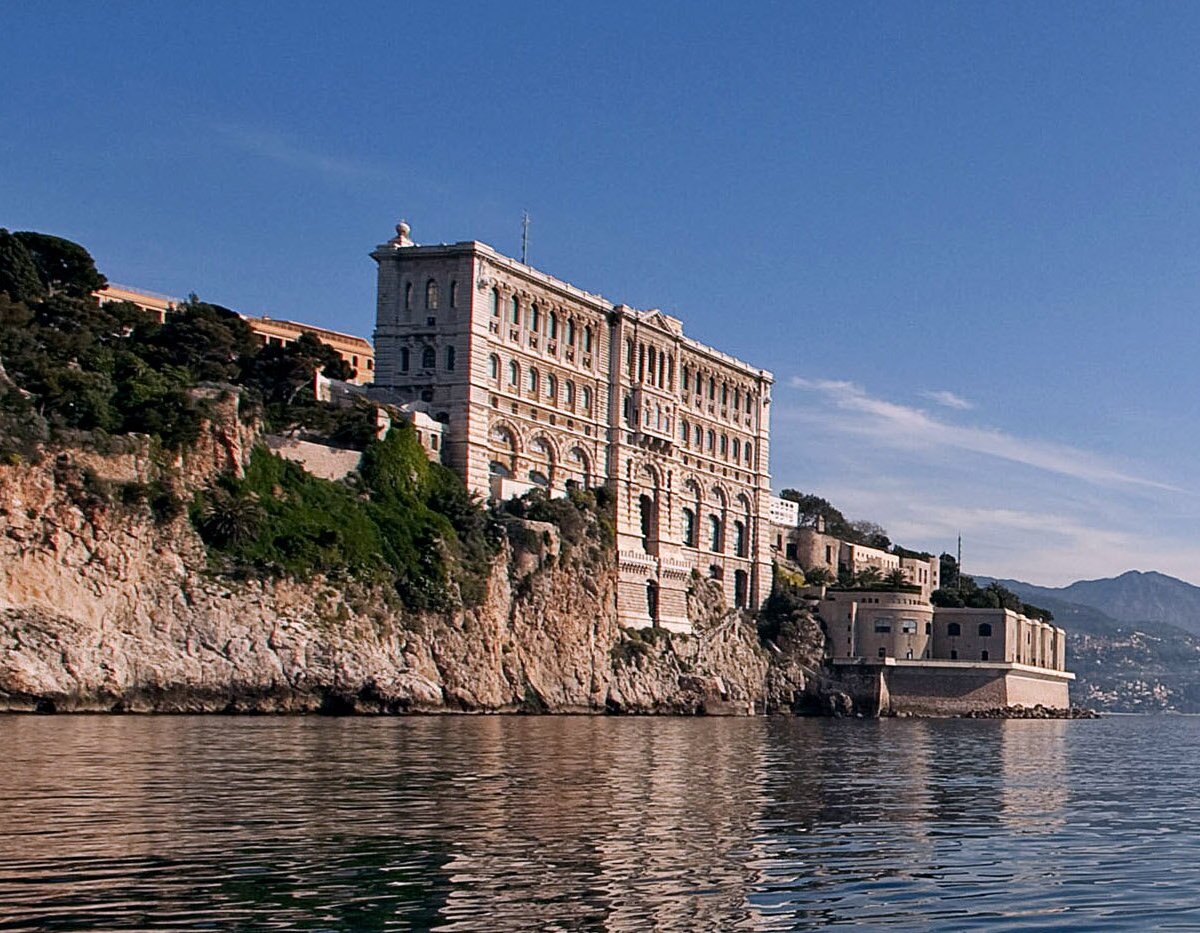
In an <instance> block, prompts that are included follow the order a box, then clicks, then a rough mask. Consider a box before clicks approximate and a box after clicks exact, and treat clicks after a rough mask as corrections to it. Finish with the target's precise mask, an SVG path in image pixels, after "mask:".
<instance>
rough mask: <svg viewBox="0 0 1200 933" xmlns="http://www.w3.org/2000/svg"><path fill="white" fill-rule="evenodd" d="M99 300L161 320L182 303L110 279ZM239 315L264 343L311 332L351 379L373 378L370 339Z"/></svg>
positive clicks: (358, 382)
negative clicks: (331, 351) (330, 350)
mask: <svg viewBox="0 0 1200 933" xmlns="http://www.w3.org/2000/svg"><path fill="white" fill-rule="evenodd" d="M96 300H97V301H99V302H100V304H109V303H112V302H128V303H130V304H134V305H137V306H138V307H139V308H141V309H142V310H143V311H148V312H150V313H151V314H153V315H154V316H155V317H157V318H158V321H159V323H162V322H163V321H165V320H166V319H167V315H168V314H171V313H172V312H174V310H175V309H176V308H177V307H179V305H181V304H183V301H182V300H181V299H179V298H172V297H170V296H169V295H159V294H156V293H155V292H148V291H145V290H143V289H137V288H131V287H130V286H128V285H116V284H113V283H111V282H110V283H109V284H108V285H107V286H105V287H104V288H102V289H100V291H98V292H96ZM238 317H240V318H241V319H242V320H243V321H245V322H246V323H247V324H249V325H250V329H251V330H252V331H254V334H255V336H257V337H258V339H259V340H261V341H262V342H263V343H264V344H275V345H277V346H281V347H285V346H287V345H288V344H289V343H291V342H292V341H294V340H295V339H296V338H298V337H299V336H300V335H301V334H306V333H307V334H312V335H313V336H314V337H316V338H317V339H318V340H319V341H321V343H323V344H325V345H326V346H328V347H331V348H333V349H334V350H336V351H337V353H338V356H340V357H341V358H342V359H344V360H345V361H346V362H347V363H349V364H350V367H351V369H353V370H354V378H353V379H351V380H350V381H351V382H353V383H354V384H355V385H366V384H367V383H369V382H371V380H372V377H373V375H374V370H375V351H374V349H373V348H372V347H371V344H370V342H369V341H367V340H364V339H363V338H362V337H356V336H354V335H353V334H343V333H341V332H340V331H336V330H329V329H328V328H326V327H314V326H313V325H311V324H302V323H300V322H298V321H281V320H277V319H276V318H271V317H267V316H266V315H263V316H262V317H250V316H248V315H245V314H239V315H238Z"/></svg>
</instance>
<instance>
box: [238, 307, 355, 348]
mask: <svg viewBox="0 0 1200 933" xmlns="http://www.w3.org/2000/svg"><path fill="white" fill-rule="evenodd" d="M239 316H240V317H241V318H242V320H244V321H245V322H246V323H248V324H249V323H250V322H252V321H260V322H265V323H267V324H282V325H285V326H287V327H294V328H296V329H297V330H299V331H304V332H308V333H312V334H323V335H325V336H327V337H338V338H340V339H341V340H345V341H346V342H347V343H357V344H361V345H362V346H364V347H366V348H367V349H369V350H372V351H373V350H374V347H373V346H372V344H371V341H369V340H367V339H366V338H365V337H359V336H358V335H357V334H347V333H344V332H343V331H340V330H330V329H329V328H328V327H317V326H316V325H315V324H305V323H303V322H301V321H289V320H285V319H283V318H278V317H270V316H269V315H266V314H260V315H258V316H257V317H256V316H254V315H251V314H242V315H239Z"/></svg>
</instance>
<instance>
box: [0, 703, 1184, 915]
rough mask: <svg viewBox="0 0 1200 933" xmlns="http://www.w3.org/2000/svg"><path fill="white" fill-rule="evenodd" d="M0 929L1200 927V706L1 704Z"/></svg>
mask: <svg viewBox="0 0 1200 933" xmlns="http://www.w3.org/2000/svg"><path fill="white" fill-rule="evenodd" d="M0 741H2V745H0V747H2V748H3V749H4V750H5V754H4V756H3V758H2V759H0V929H28V930H35V929H36V930H83V929H139V930H140V929H154V930H168V929H172V930H173V929H178V930H184V929H190V930H195V929H223V930H229V929H232V930H250V929H256V930H257V929H291V930H342V929H363V930H383V929H438V930H478V929H480V928H486V929H490V930H509V929H512V930H517V929H603V930H614V931H621V930H643V929H649V928H657V929H666V930H669V929H680V930H691V929H704V930H715V929H750V930H792V929H811V928H814V927H817V926H822V925H825V924H827V923H832V922H841V923H853V924H857V925H860V926H866V927H871V926H889V927H898V928H911V929H930V928H933V929H944V930H961V929H970V928H973V927H975V928H984V927H986V928H987V929H1006V928H1009V929H1011V928H1024V929H1031V930H1034V929H1036V930H1041V929H1047V928H1055V927H1083V928H1088V929H1103V928H1110V929H1128V928H1130V927H1133V926H1136V927H1140V928H1144V927H1147V926H1150V925H1156V926H1160V927H1169V926H1171V925H1172V924H1176V925H1178V926H1179V927H1195V926H1196V925H1197V924H1200V909H1198V907H1197V905H1198V904H1200V896H1198V895H1200V885H1197V883H1196V882H1194V881H1193V880H1192V874H1191V872H1192V865H1193V863H1194V861H1195V858H1196V855H1197V849H1196V846H1195V843H1194V842H1193V839H1194V838H1195V834H1196V830H1197V829H1200V817H1198V815H1197V809H1196V805H1195V803H1194V801H1195V799H1196V797H1197V794H1196V790H1197V781H1196V779H1195V778H1194V776H1193V768H1192V763H1193V762H1194V761H1195V760H1196V758H1195V756H1196V753H1197V752H1198V751H1200V720H1193V719H1185V718H1173V719H1161V720H1142V719H1126V718H1120V719H1109V720H1103V721H1100V722H1041V721H1017V722H995V721H986V720H983V721H980V720H973V721H955V720H945V721H933V720H931V721H921V720H892V721H879V722H875V721H844V720H792V719H729V720H721V719H715V720H705V719H618V718H585V717H578V718H574V717H572V718H511V717H445V718H413V719H299V718H290V719H284V718H280V719H232V718H187V717H178V718H176V717H170V718H168V717H161V718H136V717H75V718H70V717H19V716H9V717H3V718H0Z"/></svg>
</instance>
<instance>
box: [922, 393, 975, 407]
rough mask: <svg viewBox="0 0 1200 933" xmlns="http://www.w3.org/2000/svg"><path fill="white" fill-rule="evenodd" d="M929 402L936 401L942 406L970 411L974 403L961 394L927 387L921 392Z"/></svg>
mask: <svg viewBox="0 0 1200 933" xmlns="http://www.w3.org/2000/svg"><path fill="white" fill-rule="evenodd" d="M921 394H922V395H923V396H925V398H927V399H929V400H930V401H931V402H937V403H938V404H939V405H941V406H942V407H944V408H953V409H955V410H957V411H970V410H971V409H972V408H974V407H975V403H974V402H972V401H969V400H968V399H965V398H963V397H962V396H961V395H955V394H954V393H953V392H950V391H949V390H947V389H937V390H934V389H929V390H927V391H925V392H922V393H921Z"/></svg>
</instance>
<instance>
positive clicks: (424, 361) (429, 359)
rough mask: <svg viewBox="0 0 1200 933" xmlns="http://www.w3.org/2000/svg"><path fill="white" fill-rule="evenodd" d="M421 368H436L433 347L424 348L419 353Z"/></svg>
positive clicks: (435, 354)
mask: <svg viewBox="0 0 1200 933" xmlns="http://www.w3.org/2000/svg"><path fill="white" fill-rule="evenodd" d="M421 368H422V369H435V368H437V353H436V352H435V351H434V349H433V347H426V348H425V349H424V350H422V351H421Z"/></svg>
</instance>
